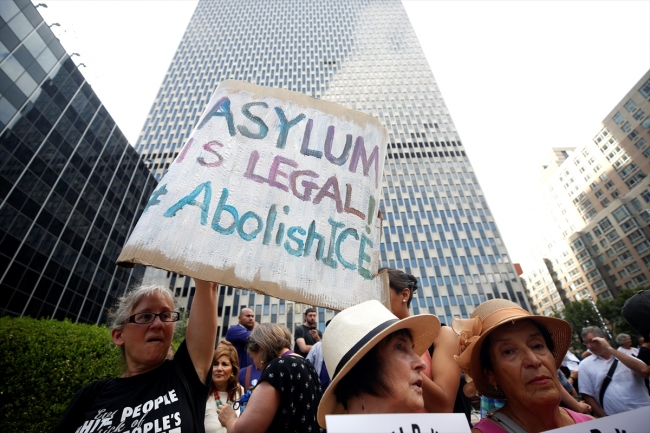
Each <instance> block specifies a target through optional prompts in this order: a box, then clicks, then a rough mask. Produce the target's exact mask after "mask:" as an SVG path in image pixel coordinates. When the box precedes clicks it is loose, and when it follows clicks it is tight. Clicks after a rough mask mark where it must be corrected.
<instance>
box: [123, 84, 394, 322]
mask: <svg viewBox="0 0 650 433" xmlns="http://www.w3.org/2000/svg"><path fill="white" fill-rule="evenodd" d="M387 141H388V135H387V132H386V129H385V128H384V127H383V126H382V125H381V124H380V123H379V121H377V120H376V119H374V118H373V117H371V116H368V115H366V114H363V113H360V112H357V111H353V110H349V109H346V108H343V107H341V106H339V105H337V104H334V103H331V102H326V101H321V100H318V99H313V98H311V97H308V96H306V95H303V94H299V93H294V92H289V91H286V90H281V89H270V88H264V87H261V86H256V85H252V84H248V83H242V82H236V81H225V82H223V83H221V85H219V87H218V88H217V91H216V92H215V94H214V95H213V97H212V99H211V101H210V103H209V105H208V107H207V109H206V110H205V112H204V113H203V115H202V116H201V119H200V121H199V124H198V125H197V127H196V129H195V130H194V131H193V133H192V136H191V138H190V139H189V140H188V141H187V143H186V144H185V146H184V147H183V149H182V151H181V153H180V154H179V156H178V158H177V159H176V160H175V161H174V163H173V164H172V166H171V167H170V169H169V171H168V172H167V174H166V175H165V176H164V177H163V179H162V180H161V182H160V184H159V186H158V188H157V189H156V191H154V193H153V194H152V196H151V198H150V200H149V202H148V204H147V206H146V208H145V211H144V213H143V215H142V217H141V218H140V221H139V222H138V224H137V226H136V228H135V230H134V231H133V234H132V235H131V237H130V238H129V240H128V241H127V244H126V245H125V247H124V249H123V250H122V254H121V255H120V257H119V258H118V263H119V264H134V263H137V264H144V265H151V266H155V267H158V268H161V269H166V270H169V271H173V272H177V273H180V274H184V275H189V276H192V277H197V278H201V279H205V280H210V281H216V282H219V283H221V284H226V285H231V286H235V287H240V288H244V289H250V290H255V291H257V292H260V293H264V294H268V295H272V296H276V297H280V298H284V299H291V300H294V301H298V302H305V303H310V304H314V305H319V306H323V307H328V308H333V309H337V310H338V309H342V308H345V307H348V306H351V305H355V304H358V303H360V302H363V301H365V300H369V299H378V300H380V301H385V300H386V298H387V295H386V292H385V290H386V289H385V288H387V284H385V282H384V281H383V280H382V279H379V278H375V274H376V271H377V268H378V262H379V254H378V247H379V242H380V229H381V221H380V220H378V219H377V218H376V217H375V215H376V214H377V211H378V201H379V197H380V193H381V178H382V170H383V161H384V158H385V154H386V143H387Z"/></svg>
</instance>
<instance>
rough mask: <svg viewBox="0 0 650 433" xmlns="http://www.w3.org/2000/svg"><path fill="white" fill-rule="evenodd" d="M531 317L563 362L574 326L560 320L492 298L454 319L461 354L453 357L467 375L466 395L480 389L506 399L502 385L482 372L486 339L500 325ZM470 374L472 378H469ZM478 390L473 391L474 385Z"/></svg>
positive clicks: (483, 392)
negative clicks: (466, 314)
mask: <svg viewBox="0 0 650 433" xmlns="http://www.w3.org/2000/svg"><path fill="white" fill-rule="evenodd" d="M521 319H528V320H532V321H534V322H537V323H539V324H540V325H542V326H543V327H545V328H546V329H547V330H548V332H549V333H550V334H551V339H552V340H553V344H554V345H555V347H554V349H553V351H552V353H553V357H554V358H555V367H556V368H559V367H560V365H562V360H563V359H564V355H566V352H567V350H569V345H570V344H571V339H572V331H571V325H569V324H568V323H567V322H565V321H564V320H561V319H554V318H552V317H545V316H535V315H532V314H530V313H529V312H528V311H526V310H524V309H523V308H521V307H520V306H519V305H517V304H515V303H514V302H511V301H508V300H506V299H491V300H489V301H486V302H483V303H482V304H481V305H479V306H478V307H476V309H475V310H474V312H473V313H472V315H471V318H469V319H460V318H458V317H456V318H454V319H453V320H452V322H451V327H452V329H453V330H454V331H456V333H457V334H458V335H459V336H460V346H461V354H460V356H457V355H456V356H454V359H455V360H456V363H457V364H458V365H459V366H460V368H461V370H463V372H464V373H465V375H466V380H467V382H468V383H467V385H465V386H466V388H465V394H466V395H467V394H472V395H473V394H474V393H475V390H478V392H480V393H481V394H482V395H484V396H486V397H492V398H505V395H504V394H503V392H502V391H501V389H500V388H497V387H495V386H493V385H492V384H491V383H490V382H489V381H488V380H487V379H486V377H485V375H484V374H483V366H482V365H481V359H480V354H481V347H482V346H483V342H484V341H485V338H486V337H487V336H488V335H490V333H491V332H492V331H493V330H495V329H496V328H497V327H499V326H501V325H503V324H505V323H514V322H515V321H516V320H521ZM467 376H469V377H467ZM472 380H473V386H474V387H475V389H474V390H473V389H472V388H473V386H472Z"/></svg>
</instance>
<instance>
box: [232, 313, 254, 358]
mask: <svg viewBox="0 0 650 433" xmlns="http://www.w3.org/2000/svg"><path fill="white" fill-rule="evenodd" d="M255 326H257V323H256V322H255V313H253V310H251V309H250V308H242V309H241V311H240V312H239V323H238V324H236V325H233V326H231V327H230V328H228V332H226V340H228V341H230V342H231V343H232V345H233V346H235V348H236V349H237V355H239V368H240V370H243V369H244V368H246V367H248V366H249V365H252V364H253V361H252V360H251V358H250V356H248V353H247V352H246V340H247V339H248V337H249V336H250V335H251V331H253V328H255Z"/></svg>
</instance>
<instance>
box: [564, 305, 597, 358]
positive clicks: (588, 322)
mask: <svg viewBox="0 0 650 433" xmlns="http://www.w3.org/2000/svg"><path fill="white" fill-rule="evenodd" d="M552 315H553V316H554V317H556V318H559V319H564V320H566V321H567V322H569V325H571V329H572V330H573V341H572V342H571V349H572V351H573V352H574V353H577V354H581V353H582V352H584V350H585V347H584V346H583V345H582V342H581V341H580V331H581V330H582V328H584V327H585V326H601V324H600V319H599V318H598V314H596V310H594V306H593V304H592V303H591V301H590V300H588V299H583V300H582V301H574V302H569V303H568V304H566V306H565V307H564V310H563V311H561V312H557V311H555V312H554V313H553V314H552Z"/></svg>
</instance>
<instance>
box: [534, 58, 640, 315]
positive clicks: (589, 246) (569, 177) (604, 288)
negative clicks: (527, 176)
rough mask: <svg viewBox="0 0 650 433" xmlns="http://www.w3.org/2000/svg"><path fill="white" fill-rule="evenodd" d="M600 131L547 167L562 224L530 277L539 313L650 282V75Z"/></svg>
mask: <svg viewBox="0 0 650 433" xmlns="http://www.w3.org/2000/svg"><path fill="white" fill-rule="evenodd" d="M594 130H595V131H597V132H596V134H595V136H594V137H593V139H592V140H588V139H587V140H585V142H584V144H582V145H580V146H578V147H576V148H575V149H573V148H555V149H553V153H554V155H555V156H556V157H555V158H553V160H554V161H552V162H551V163H549V164H547V165H546V164H545V165H544V170H543V172H542V178H541V182H542V186H543V189H542V192H543V195H544V197H545V201H546V203H547V205H548V207H549V210H550V214H551V215H552V219H553V221H554V222H555V224H554V227H552V228H551V229H550V230H549V233H548V239H549V243H548V251H547V252H546V254H545V256H544V257H545V259H544V265H541V263H540V267H539V268H538V269H536V270H533V271H530V272H527V273H526V274H525V275H524V276H523V278H524V280H525V284H526V288H527V291H528V294H529V296H530V298H531V304H532V306H533V308H534V309H535V310H536V311H537V312H538V313H540V314H541V313H544V314H549V313H550V312H551V311H552V310H553V309H554V308H555V309H562V307H563V304H564V303H566V302H570V301H573V300H581V299H586V298H590V297H591V298H592V299H594V300H595V299H607V298H611V297H616V296H617V295H618V293H619V291H620V290H621V289H634V288H636V287H642V286H647V285H648V284H649V283H650V272H649V271H648V269H649V268H650V178H648V173H650V146H649V145H648V143H650V136H649V135H650V71H648V72H646V73H645V74H644V75H643V77H641V79H640V80H639V81H638V82H637V83H636V84H635V85H634V86H633V87H632V89H631V90H630V91H629V92H628V93H627V94H626V95H625V96H624V97H623V99H621V101H620V102H619V103H618V104H616V106H615V107H614V109H613V110H612V111H611V112H610V113H609V114H608V115H607V116H606V117H605V119H604V120H603V121H602V122H601V124H600V126H599V127H598V128H597V129H596V128H594ZM569 152H570V153H569ZM553 232H554V236H553Z"/></svg>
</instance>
